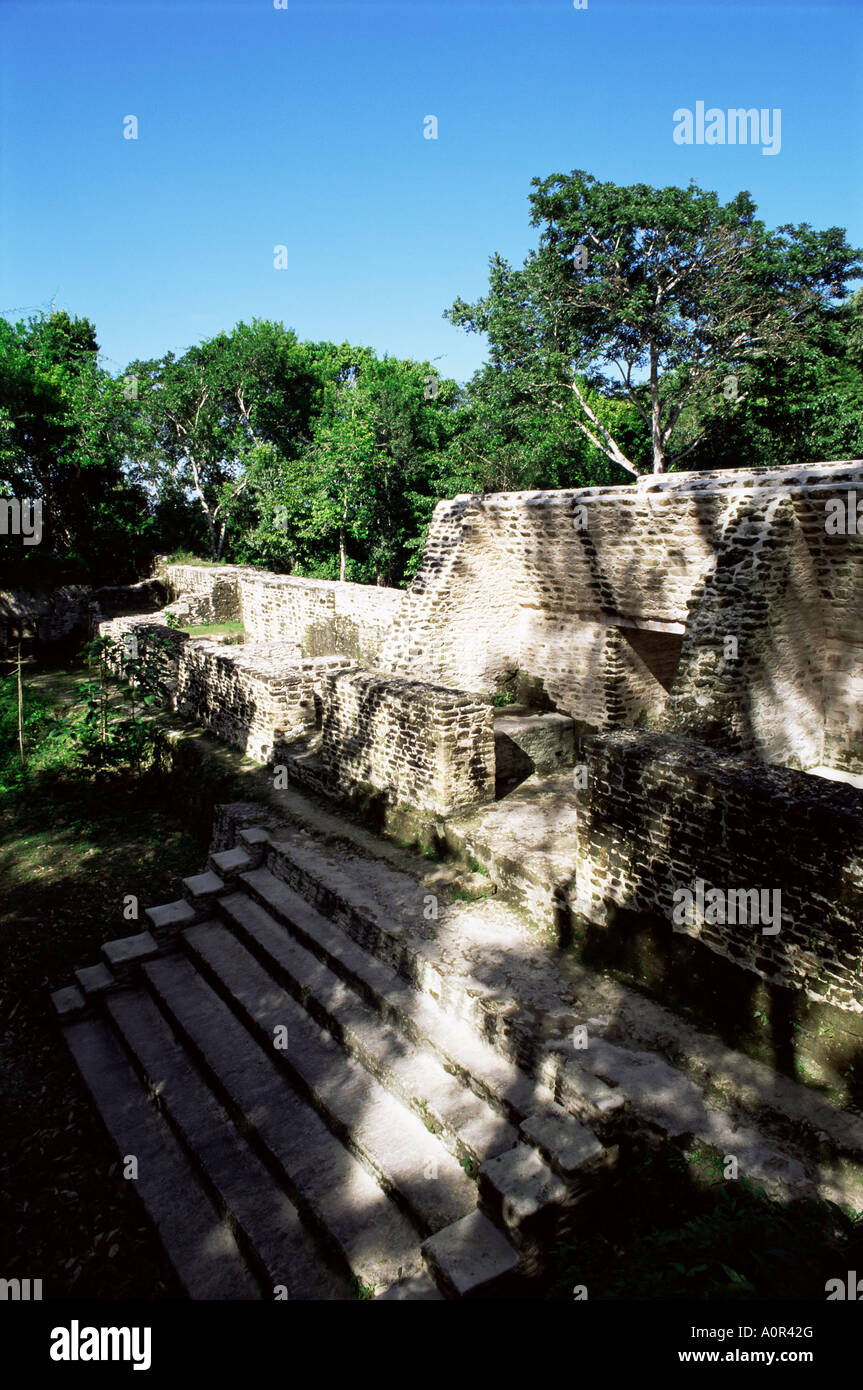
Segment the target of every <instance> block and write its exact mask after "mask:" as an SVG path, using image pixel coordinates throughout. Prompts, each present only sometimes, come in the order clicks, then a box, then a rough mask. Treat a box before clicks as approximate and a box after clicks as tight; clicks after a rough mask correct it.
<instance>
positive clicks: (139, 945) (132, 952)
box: [102, 931, 159, 982]
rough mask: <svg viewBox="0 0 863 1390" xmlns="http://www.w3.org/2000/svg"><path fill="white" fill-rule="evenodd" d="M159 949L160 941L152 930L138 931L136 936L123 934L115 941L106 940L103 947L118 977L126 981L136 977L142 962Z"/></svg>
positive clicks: (104, 954) (109, 963) (106, 957)
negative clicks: (151, 932) (152, 933)
mask: <svg viewBox="0 0 863 1390" xmlns="http://www.w3.org/2000/svg"><path fill="white" fill-rule="evenodd" d="M158 950H159V943H158V942H157V941H156V940H155V938H154V937H153V936H152V935H151V934H150V932H148V931H142V932H136V933H135V935H134V936H121V937H120V938H118V939H117V940H115V941H106V942H105V944H104V945H103V947H102V955H103V956H104V957H105V959H106V961H107V962H108V965H109V966H110V967H111V969H112V971H113V973H114V975H115V976H116V978H117V979H118V980H120V981H123V982H125V981H126V980H128V979H130V978H134V975H135V973H136V971H137V970H138V969H139V967H140V965H141V962H142V961H145V960H149V959H150V957H151V956H155V955H156V954H157V953H158Z"/></svg>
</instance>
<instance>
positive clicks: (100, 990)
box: [75, 964, 117, 999]
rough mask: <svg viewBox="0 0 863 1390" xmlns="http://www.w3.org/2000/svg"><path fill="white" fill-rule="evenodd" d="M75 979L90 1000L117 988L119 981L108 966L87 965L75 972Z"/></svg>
mask: <svg viewBox="0 0 863 1390" xmlns="http://www.w3.org/2000/svg"><path fill="white" fill-rule="evenodd" d="M75 979H76V980H77V981H78V984H79V985H80V987H81V989H82V990H83V992H84V994H85V995H86V997H87V998H88V999H93V998H96V997H98V995H100V994H104V993H105V992H106V991H107V990H109V989H116V987H117V980H116V978H115V976H114V975H113V974H112V972H111V971H110V970H109V969H108V967H107V965H101V964H99V965H86V966H84V968H83V969H81V970H76V971H75Z"/></svg>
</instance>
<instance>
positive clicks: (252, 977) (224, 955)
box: [183, 924, 476, 1236]
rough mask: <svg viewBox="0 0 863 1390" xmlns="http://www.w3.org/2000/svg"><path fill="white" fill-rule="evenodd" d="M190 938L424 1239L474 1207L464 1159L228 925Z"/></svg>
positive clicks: (202, 965)
mask: <svg viewBox="0 0 863 1390" xmlns="http://www.w3.org/2000/svg"><path fill="white" fill-rule="evenodd" d="M183 941H184V944H185V946H186V948H187V950H188V951H189V952H190V954H191V955H192V958H193V960H194V961H195V964H196V965H197V966H198V968H199V970H201V971H202V972H203V973H204V974H205V976H206V977H207V978H208V979H209V980H210V981H211V982H212V983H213V984H214V985H215V986H216V988H217V989H218V990H219V992H220V993H221V994H222V996H223V998H225V999H226V1000H228V1001H229V1003H230V1005H231V1007H232V1008H233V1009H234V1010H235V1011H236V1012H237V1013H238V1014H239V1016H240V1018H241V1019H242V1021H243V1023H244V1024H246V1026H247V1027H248V1028H249V1029H250V1031H251V1032H252V1033H253V1034H254V1035H255V1037H256V1038H257V1039H258V1040H259V1041H260V1042H261V1044H262V1046H263V1047H267V1048H269V1050H270V1052H271V1054H272V1055H273V1056H274V1058H275V1059H276V1061H277V1062H278V1064H279V1065H280V1066H281V1067H282V1068H283V1069H284V1070H285V1071H286V1072H287V1073H288V1075H289V1076H290V1078H291V1080H292V1082H293V1083H294V1084H295V1085H296V1086H298V1087H299V1088H300V1090H301V1091H302V1093H303V1094H304V1095H305V1096H307V1097H308V1098H309V1100H310V1101H311V1103H312V1104H313V1105H314V1107H315V1109H316V1110H317V1111H318V1113H319V1114H320V1115H321V1116H322V1118H323V1119H324V1120H325V1122H326V1124H327V1125H328V1126H329V1128H330V1129H331V1130H332V1131H333V1133H334V1134H336V1135H337V1136H338V1137H339V1139H341V1140H342V1142H343V1143H344V1144H346V1145H347V1146H348V1147H349V1148H350V1150H351V1152H352V1153H353V1154H354V1155H355V1156H356V1157H357V1158H358V1159H359V1160H360V1162H361V1163H363V1164H364V1166H365V1167H366V1168H367V1170H368V1171H369V1172H370V1173H371V1174H372V1175H373V1176H374V1177H375V1178H376V1179H377V1181H378V1182H379V1184H380V1185H381V1187H382V1188H383V1190H384V1191H385V1192H387V1193H388V1194H390V1195H391V1196H392V1198H393V1200H394V1201H395V1202H396V1203H397V1204H398V1205H399V1207H400V1209H401V1210H402V1211H403V1212H405V1214H406V1215H407V1216H409V1217H410V1219H411V1220H412V1221H413V1222H414V1224H415V1225H416V1228H417V1230H418V1232H420V1234H421V1235H423V1236H425V1235H430V1234H432V1233H433V1232H434V1231H437V1230H439V1229H440V1228H441V1227H442V1226H446V1225H448V1224H450V1222H452V1221H455V1220H457V1219H458V1218H459V1217H461V1216H464V1215H465V1214H466V1213H467V1212H469V1211H471V1210H472V1209H473V1208H474V1207H475V1205H476V1186H475V1184H474V1183H473V1182H472V1181H471V1179H470V1178H469V1177H468V1175H467V1173H466V1172H465V1170H464V1168H463V1167H462V1166H461V1164H460V1163H459V1162H458V1160H457V1159H456V1158H455V1157H454V1156H453V1155H452V1154H451V1153H450V1152H449V1150H448V1149H446V1148H444V1146H443V1145H442V1144H441V1143H440V1142H439V1140H438V1139H437V1138H436V1137H435V1136H434V1135H433V1134H431V1133H430V1132H429V1131H428V1129H427V1128H426V1127H425V1125H424V1124H423V1122H422V1120H420V1119H419V1117H418V1116H417V1115H416V1114H415V1113H414V1112H413V1111H412V1110H409V1109H408V1107H407V1106H406V1105H403V1104H402V1102H401V1101H400V1100H398V1099H397V1098H396V1097H395V1096H393V1095H391V1094H390V1093H389V1091H387V1090H386V1089H385V1088H384V1087H383V1086H382V1085H381V1084H380V1082H379V1081H378V1080H377V1079H376V1078H375V1077H374V1076H373V1075H372V1074H371V1073H370V1072H368V1071H366V1069H365V1067H363V1066H362V1065H361V1064H360V1063H359V1062H358V1061H356V1060H354V1059H353V1058H351V1057H348V1056H347V1055H346V1054H345V1053H344V1052H343V1051H342V1049H341V1047H340V1045H339V1043H338V1042H337V1040H336V1039H335V1038H333V1036H332V1034H330V1033H329V1032H327V1031H325V1030H324V1029H322V1028H320V1027H319V1026H318V1024H317V1023H316V1022H315V1021H314V1020H313V1019H312V1018H310V1017H309V1015H308V1014H307V1013H306V1012H305V1010H304V1009H303V1007H302V1006H301V1005H300V1004H298V1003H297V1002H296V1000H295V999H293V998H292V997H291V996H290V995H289V994H287V993H286V992H285V991H284V990H283V989H282V988H281V986H280V985H278V984H277V983H276V981H275V980H274V979H273V977H272V975H270V974H269V973H268V971H267V970H265V969H264V967H263V966H262V965H261V964H260V963H259V961H257V960H256V959H255V957H254V956H252V955H251V954H250V953H249V951H247V950H246V948H245V947H244V946H243V945H242V944H241V943H240V942H239V941H238V940H237V939H236V937H234V936H233V935H232V933H231V932H229V931H228V930H227V928H225V927H221V926H212V925H210V924H207V925H205V926H202V927H198V928H190V929H189V930H188V931H187V932H185V933H184V934H183ZM280 1029H287V1038H286V1040H285V1043H286V1045H284V1046H278V1045H275V1046H274V1039H277V1038H278V1032H279V1030H280Z"/></svg>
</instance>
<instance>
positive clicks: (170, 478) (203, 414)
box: [127, 320, 323, 560]
mask: <svg viewBox="0 0 863 1390" xmlns="http://www.w3.org/2000/svg"><path fill="white" fill-rule="evenodd" d="M127 378H129V379H133V380H134V381H135V387H136V391H137V398H138V401H139V402H140V417H139V426H138V431H137V435H136V439H135V444H134V449H133V452H134V455H135V460H136V463H137V465H138V467H139V468H140V470H141V473H142V476H146V477H148V478H149V479H150V480H151V481H152V482H153V483H154V485H155V486H156V488H157V490H158V491H159V493H160V494H164V493H165V492H170V491H172V490H173V491H180V492H182V491H184V490H188V491H189V492H191V493H192V494H193V495H194V497H195V498H196V499H197V503H198V506H199V508H200V510H201V513H202V516H203V520H204V523H205V526H206V532H207V536H208V540H209V546H210V554H211V558H212V559H214V560H219V559H221V558H222V555H223V552H224V547H225V539H226V535H227V530H228V525H229V522H230V518H231V516H232V514H234V513H235V512H236V510H237V507H238V504H239V502H240V499H241V497H242V495H243V494H244V492H245V491H246V489H247V487H248V486H249V484H250V483H251V481H252V479H253V477H254V475H255V470H256V467H257V466H258V465H260V464H262V463H263V462H264V461H266V460H270V459H271V458H272V457H273V455H274V454H275V455H277V456H279V457H282V458H284V459H288V458H291V457H294V456H295V455H296V453H297V452H298V450H299V449H300V448H301V447H302V445H303V443H304V442H307V441H308V439H309V437H310V436H309V433H308V431H309V425H310V421H311V419H312V417H313V415H314V413H315V410H316V409H317V408H319V403H320V397H321V393H322V390H323V379H322V367H321V362H320V356H319V354H316V353H314V352H310V351H308V350H307V349H306V348H305V346H304V345H303V344H302V343H300V342H299V341H298V339H297V337H296V334H295V333H293V332H292V331H290V330H289V329H286V328H285V327H284V326H283V325H282V324H276V323H271V322H268V321H265V320H253V321H252V323H251V324H245V323H239V324H237V325H236V327H235V328H233V329H232V330H231V332H230V333H220V334H218V335H217V336H216V337H214V338H211V339H209V340H208V341H206V342H204V343H202V344H201V345H200V346H196V347H192V348H189V350H188V351H187V352H185V353H184V354H183V355H182V357H179V358H177V357H175V356H174V354H173V353H168V354H167V355H166V356H165V357H163V358H161V359H160V360H157V361H150V362H134V363H132V364H131V365H130V366H129V368H128V370H127Z"/></svg>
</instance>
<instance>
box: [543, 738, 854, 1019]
mask: <svg viewBox="0 0 863 1390" xmlns="http://www.w3.org/2000/svg"><path fill="white" fill-rule="evenodd" d="M581 756H582V758H583V760H584V762H585V763H586V766H587V778H586V781H587V786H586V788H585V789H584V790H583V791H581V792H580V793H578V798H579V813H578V837H577V838H578V849H577V863H576V865H574V873H573V877H572V881H571V884H570V901H571V902H572V903H573V905H574V906H575V908H576V910H577V911H578V912H579V913H581V914H582V915H583V916H584V917H586V918H587V919H588V920H589V921H591V922H593V923H594V924H596V925H598V926H601V927H605V928H606V929H607V930H608V931H613V930H614V925H615V912H616V910H617V909H626V910H628V911H632V912H637V913H640V914H648V915H649V916H650V917H651V918H652V919H655V920H657V921H658V922H660V923H664V924H667V930H668V932H669V933H670V932H672V931H674V930H678V931H685V932H686V934H688V935H690V936H694V937H697V938H698V939H700V940H701V941H702V942H703V943H704V945H706V946H707V947H708V948H709V949H710V950H711V951H714V952H715V953H716V954H718V955H720V956H723V957H725V958H726V959H728V960H731V961H733V962H735V963H736V964H737V965H739V966H741V967H742V968H743V969H745V970H748V971H752V972H754V973H755V974H757V975H759V976H760V977H761V978H762V979H765V980H768V981H770V982H771V983H775V984H780V985H786V986H791V987H794V988H797V989H802V990H804V991H805V993H806V994H807V996H808V997H809V998H810V999H813V1000H816V1001H821V1002H826V1003H829V1004H833V1005H835V1006H837V1007H838V1008H841V1009H846V1010H850V1011H852V1012H855V1013H860V1012H863V969H861V966H863V792H861V791H858V790H856V789H855V788H853V787H848V786H844V785H842V784H840V783H834V782H828V781H825V780H824V779H822V778H819V777H813V776H809V775H807V774H806V773H803V772H796V771H793V770H790V769H786V768H777V767H768V766H766V765H765V764H763V763H753V762H751V761H748V760H746V759H744V758H741V757H736V756H735V757H728V756H723V755H722V754H720V753H719V752H717V751H713V750H710V749H708V748H705V747H704V745H703V744H698V743H693V742H691V741H689V740H686V739H681V738H676V737H674V736H672V735H667V734H646V733H637V732H634V731H626V732H619V733H614V734H605V735H596V736H593V737H589V738H585V739H584V740H583V741H582V752H581ZM698 880H701V881H702V883H703V884H704V885H705V886H704V892H705V893H706V892H707V890H708V889H721V890H723V892H725V893H727V892H728V891H729V890H731V889H745V890H751V889H757V890H762V889H764V890H769V891H770V892H771V893H772V892H773V891H774V890H778V891H779V892H780V894H781V898H780V899H779V900H778V903H779V905H780V906H781V924H780V930H779V932H778V933H776V934H766V933H764V932H763V931H762V925H760V924H753V923H752V922H751V921H743V922H739V921H738V922H730V921H727V922H711V921H709V920H702V921H700V922H695V923H693V924H692V926H691V927H687V926H685V925H678V926H677V927H675V926H674V925H673V910H674V893H675V890H677V889H680V888H690V891H693V892H694V891H695V885H696V884H697V881H698ZM767 901H769V902H771V903H772V902H773V900H772V899H769V900H767ZM707 916H708V914H706V913H705V914H704V917H705V918H706V917H707Z"/></svg>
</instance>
